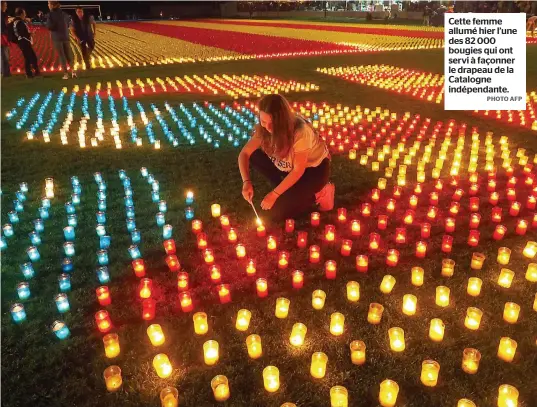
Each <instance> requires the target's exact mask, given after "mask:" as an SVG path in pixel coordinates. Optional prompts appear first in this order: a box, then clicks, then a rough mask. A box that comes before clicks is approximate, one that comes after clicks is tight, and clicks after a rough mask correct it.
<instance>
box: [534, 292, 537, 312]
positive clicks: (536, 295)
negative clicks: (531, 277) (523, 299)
mask: <svg viewBox="0 0 537 407" xmlns="http://www.w3.org/2000/svg"><path fill="white" fill-rule="evenodd" d="M533 310H534V311H537V293H535V299H534V300H533Z"/></svg>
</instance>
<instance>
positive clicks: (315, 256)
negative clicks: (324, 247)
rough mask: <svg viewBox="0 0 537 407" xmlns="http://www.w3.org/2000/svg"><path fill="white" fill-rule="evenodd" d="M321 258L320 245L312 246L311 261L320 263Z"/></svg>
mask: <svg viewBox="0 0 537 407" xmlns="http://www.w3.org/2000/svg"><path fill="white" fill-rule="evenodd" d="M320 259H321V251H320V249H319V246H315V245H313V246H310V263H319V261H320Z"/></svg>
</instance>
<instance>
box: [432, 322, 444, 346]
mask: <svg viewBox="0 0 537 407" xmlns="http://www.w3.org/2000/svg"><path fill="white" fill-rule="evenodd" d="M445 329H446V326H445V325H444V321H442V320H441V319H440V318H433V319H431V323H430V325H429V338H431V340H433V341H434V342H442V340H443V339H444V330H445Z"/></svg>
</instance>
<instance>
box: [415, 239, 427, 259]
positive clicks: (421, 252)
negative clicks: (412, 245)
mask: <svg viewBox="0 0 537 407" xmlns="http://www.w3.org/2000/svg"><path fill="white" fill-rule="evenodd" d="M426 254H427V243H426V242H424V241H421V240H420V241H419V242H416V257H417V258H418V259H423V258H424V257H425V255H426Z"/></svg>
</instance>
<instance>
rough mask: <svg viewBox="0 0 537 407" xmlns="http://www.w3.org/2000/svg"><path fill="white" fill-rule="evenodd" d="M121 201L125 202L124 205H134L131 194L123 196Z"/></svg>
mask: <svg viewBox="0 0 537 407" xmlns="http://www.w3.org/2000/svg"><path fill="white" fill-rule="evenodd" d="M123 201H124V202H125V206H134V203H133V202H132V196H125V198H123Z"/></svg>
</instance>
